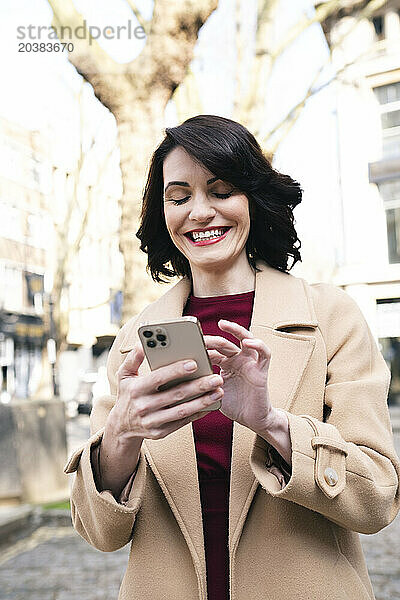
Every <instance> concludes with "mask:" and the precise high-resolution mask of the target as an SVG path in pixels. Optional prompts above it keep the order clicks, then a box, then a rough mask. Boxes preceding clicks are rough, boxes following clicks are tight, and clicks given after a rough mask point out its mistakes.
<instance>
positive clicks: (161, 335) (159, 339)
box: [156, 333, 167, 342]
mask: <svg viewBox="0 0 400 600" xmlns="http://www.w3.org/2000/svg"><path fill="white" fill-rule="evenodd" d="M156 338H157V339H158V341H159V342H165V340H166V339H167V336H166V335H164V334H163V333H158V334H157V335H156Z"/></svg>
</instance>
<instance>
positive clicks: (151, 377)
mask: <svg viewBox="0 0 400 600" xmlns="http://www.w3.org/2000/svg"><path fill="white" fill-rule="evenodd" d="M188 362H189V359H186V360H180V361H177V362H175V363H171V364H170V365H165V367H159V368H158V369H154V371H152V372H151V373H148V374H146V375H143V377H140V378H139V380H138V381H137V392H138V393H139V394H149V393H150V394H151V393H155V392H158V391H159V388H160V387H161V386H162V385H165V384H166V383H169V382H170V381H173V380H175V379H181V378H186V377H187V376H188V375H189V374H192V373H195V372H196V369H194V370H192V371H188V370H187V369H185V366H184V365H185V363H188ZM190 362H191V361H190Z"/></svg>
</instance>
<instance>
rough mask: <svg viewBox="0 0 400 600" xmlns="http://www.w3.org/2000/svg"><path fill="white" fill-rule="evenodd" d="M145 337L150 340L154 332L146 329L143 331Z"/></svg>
mask: <svg viewBox="0 0 400 600" xmlns="http://www.w3.org/2000/svg"><path fill="white" fill-rule="evenodd" d="M143 335H144V337H147V338H149V337H151V336H152V335H153V332H152V331H149V330H148V329H146V330H145V331H143Z"/></svg>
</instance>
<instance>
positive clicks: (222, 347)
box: [204, 335, 240, 356]
mask: <svg viewBox="0 0 400 600" xmlns="http://www.w3.org/2000/svg"><path fill="white" fill-rule="evenodd" d="M204 342H205V344H206V347H207V350H208V349H210V350H218V351H219V352H221V353H222V354H224V356H235V354H237V353H238V352H240V348H239V347H238V346H237V345H236V344H234V343H233V342H231V341H230V340H227V339H226V338H224V337H222V336H220V335H205V336H204Z"/></svg>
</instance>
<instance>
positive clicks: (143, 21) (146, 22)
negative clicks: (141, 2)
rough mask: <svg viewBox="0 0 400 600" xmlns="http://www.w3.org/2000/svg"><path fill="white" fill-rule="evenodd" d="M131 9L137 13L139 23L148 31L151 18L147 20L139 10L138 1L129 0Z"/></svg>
mask: <svg viewBox="0 0 400 600" xmlns="http://www.w3.org/2000/svg"><path fill="white" fill-rule="evenodd" d="M127 2H128V4H129V6H130V9H131V11H132V12H133V14H134V15H135V17H136V19H137V21H138V23H139V25H140V26H141V27H142V28H143V30H144V31H145V32H146V33H148V32H147V29H148V26H149V25H150V23H151V19H150V20H147V19H145V18H144V17H143V15H142V14H141V12H140V11H139V10H138V8H137V6H136V2H134V1H133V0H127Z"/></svg>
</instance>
